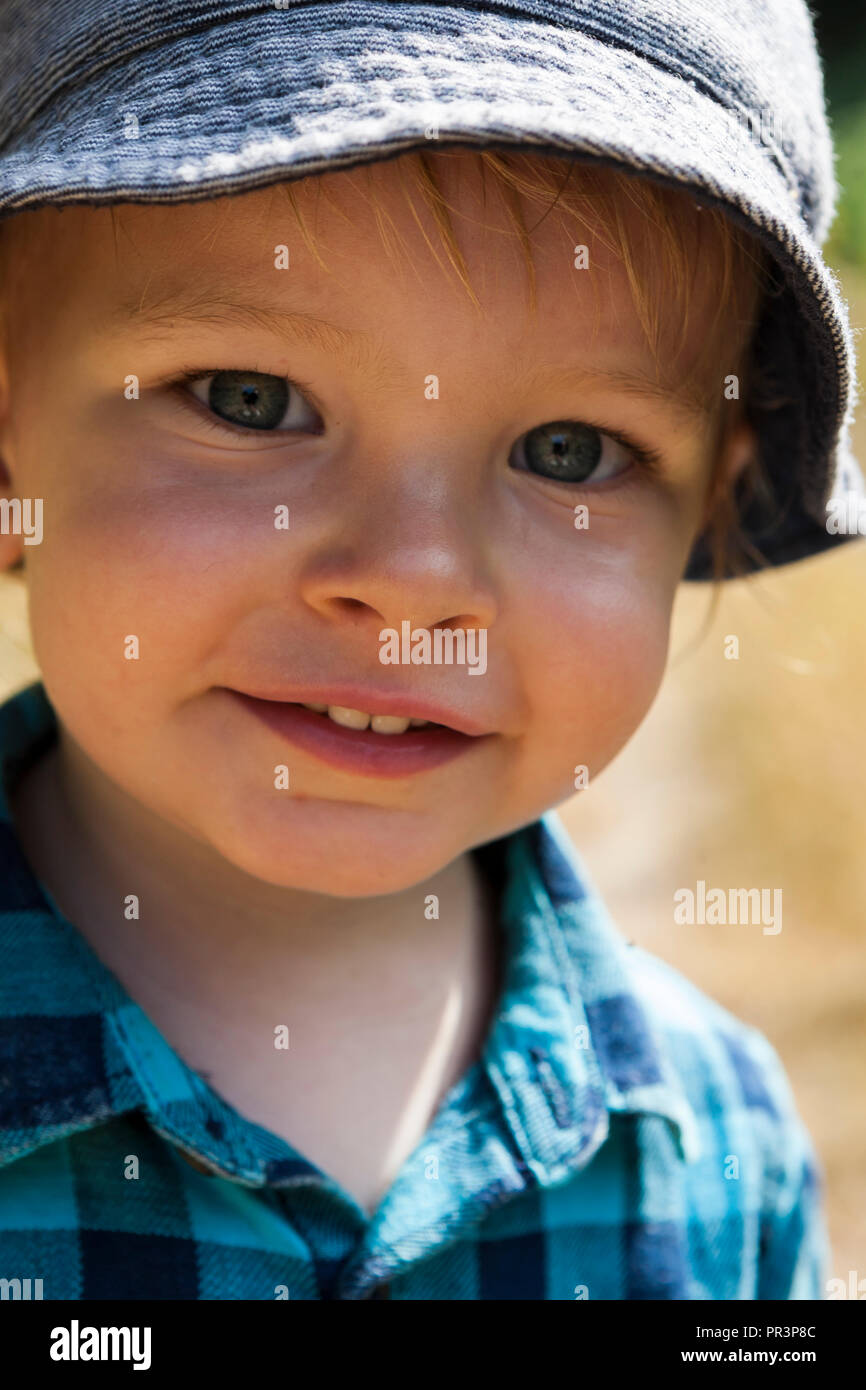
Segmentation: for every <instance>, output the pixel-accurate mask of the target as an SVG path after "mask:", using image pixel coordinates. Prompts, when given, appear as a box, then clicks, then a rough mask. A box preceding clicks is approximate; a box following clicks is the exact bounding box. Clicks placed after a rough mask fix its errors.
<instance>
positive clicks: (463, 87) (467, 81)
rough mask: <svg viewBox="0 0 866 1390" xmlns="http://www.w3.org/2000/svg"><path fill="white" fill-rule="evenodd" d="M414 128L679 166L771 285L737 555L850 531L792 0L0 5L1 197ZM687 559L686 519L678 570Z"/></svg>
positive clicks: (822, 182) (122, 181) (86, 186)
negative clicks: (743, 541) (766, 389)
mask: <svg viewBox="0 0 866 1390" xmlns="http://www.w3.org/2000/svg"><path fill="white" fill-rule="evenodd" d="M431 139H435V140H436V143H437V148H448V147H456V146H463V147H465V146H474V147H476V148H477V147H486V148H496V149H514V148H515V147H521V148H523V149H524V150H525V151H527V152H529V151H533V150H534V151H535V152H536V153H539V154H552V155H560V156H566V157H568V156H571V157H572V158H578V159H581V160H591V161H596V162H601V163H604V164H608V165H613V166H618V167H626V168H627V169H628V170H630V171H633V172H634V173H636V174H640V175H642V176H644V177H648V178H651V179H655V180H657V181H659V182H661V183H663V184H665V185H668V186H671V187H676V188H682V187H683V186H684V185H688V186H689V188H690V190H691V191H692V192H693V193H694V195H695V197H696V200H697V201H700V202H701V203H704V204H706V205H708V206H713V205H715V206H720V207H721V208H723V209H724V211H725V212H726V213H727V214H728V215H729V216H730V217H731V218H732V219H734V220H735V221H736V222H738V223H739V224H740V225H741V226H743V227H745V228H746V229H747V230H749V231H750V232H752V233H753V234H754V235H755V236H756V237H758V238H759V240H760V242H761V244H762V245H763V246H764V247H765V249H766V250H767V251H768V252H769V253H770V256H771V258H772V261H771V263H772V266H773V273H774V276H775V280H776V283H775V287H774V293H772V294H771V295H770V296H769V297H768V300H767V307H766V310H765V312H764V314H763V317H762V320H761V322H760V325H759V327H758V331H757V338H756V360H757V362H758V364H759V366H760V368H761V376H762V378H763V380H764V381H765V382H767V381H768V382H769V383H770V388H771V394H772V395H773V396H774V397H775V403H774V408H773V409H772V410H769V409H766V408H765V407H764V406H763V405H762V404H761V403H760V402H753V403H752V404H751V405H750V406H749V409H750V411H751V417H752V420H753V423H754V424H755V425H756V427H757V430H758V437H759V439H760V458H761V462H762V465H763V471H764V473H765V475H766V477H767V479H768V480H769V483H770V487H769V489H768V490H767V491H762V492H760V493H757V492H755V491H754V490H753V489H748V488H747V484H743V483H741V484H740V485H739V489H738V496H737V502H738V506H739V513H740V520H741V526H742V529H743V531H744V533H745V534H746V536H747V537H748V540H749V541H750V543H751V544H752V545H753V546H756V547H757V548H758V550H759V551H760V556H756V557H754V558H753V559H751V560H748V561H747V562H746V565H745V568H746V569H755V568H761V567H762V566H763V565H782V564H786V563H788V562H790V561H792V560H797V559H799V558H801V557H804V556H807V555H811V554H815V553H817V552H819V551H822V550H826V549H828V548H830V547H831V546H834V545H837V544H839V543H841V542H844V541H847V540H850V539H851V538H852V537H853V536H854V535H856V534H858V531H859V530H860V529H861V527H862V530H863V531H864V532H866V498H864V484H863V480H862V477H861V475H860V472H859V470H858V468H857V465H856V463H855V462H854V460H853V459H852V457H851V454H850V449H849V443H848V432H849V427H850V421H851V413H852V409H853V404H854V397H855V389H854V356H853V347H852V342H851V334H850V330H849V327H848V321H847V316H846V310H845V305H844V302H843V300H842V298H841V296H840V293H839V289H838V285H837V284H836V282H835V279H834V276H833V274H832V273H831V271H830V270H829V269H828V268H827V266H826V265H825V263H824V261H823V259H822V256H821V252H820V249H819V248H820V247H821V245H822V244H823V241H824V239H825V237H826V234H827V231H828V229H829V226H830V223H831V220H832V216H833V211H834V203H835V198H836V186H835V180H834V173H833V150H832V144H831V139H830V134H829V130H828V126H827V120H826V116H825V110H824V96H823V85H822V76H821V68H820V63H819V59H818V55H817V51H816V46H815V39H814V35H813V32H812V25H811V20H810V17H809V13H808V10H807V8H806V5H805V3H803V0H761V3H757V0H658V3H656V4H653V5H648V4H646V2H645V0H500V3H491V4H488V3H483V0H474V2H473V3H471V4H470V3H466V4H441V3H436V0H434V2H433V3H422V4H416V3H381V2H380V3H364V0H333V3H328V0H325V2H324V3H318V4H309V3H306V0H274V3H271V4H261V3H256V0H148V3H147V4H142V3H141V0H78V3H76V4H73V5H60V6H58V5H57V3H56V0H4V3H3V4H2V7H0V217H5V216H8V215H9V214H10V213H13V212H15V211H18V210H20V209H24V208H35V207H39V206H44V205H53V206H59V205H63V204H69V203H79V202H85V203H92V204H99V203H109V202H121V201H122V202H128V201H132V202H148V203H156V202H158V203H170V202H187V201H191V200H193V199H201V198H210V197H215V196H217V195H220V194H228V193H239V192H244V191H247V190H250V189H253V188H257V187H262V186H263V185H265V184H268V183H273V182H276V181H278V180H283V179H292V178H299V177H302V176H304V175H309V174H317V173H324V172H327V171H329V170H334V169H338V168H347V167H349V166H352V165H356V164H361V163H365V162H367V161H370V160H378V159H387V158H390V157H394V156H396V155H398V154H402V153H404V152H406V151H407V150H410V149H412V148H417V147H419V146H420V147H425V146H426V147H427V148H429V145H430V141H431ZM780 402H781V404H780ZM747 405H748V402H747ZM860 519H862V522H861V520H860ZM710 574H711V557H710V551H709V546H708V543H707V538H706V537H699V538H698V541H697V543H696V545H695V547H694V550H693V552H692V554H691V557H690V559H689V564H688V567H687V569H686V573H685V578H687V579H706V578H708V577H710Z"/></svg>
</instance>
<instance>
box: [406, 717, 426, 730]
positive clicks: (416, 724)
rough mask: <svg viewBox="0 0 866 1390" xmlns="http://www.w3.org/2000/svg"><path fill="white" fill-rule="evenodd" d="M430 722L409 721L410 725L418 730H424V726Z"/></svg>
mask: <svg viewBox="0 0 866 1390" xmlns="http://www.w3.org/2000/svg"><path fill="white" fill-rule="evenodd" d="M429 722H430V721H429V719H410V720H409V723H410V724H412V725H413V726H414V727H415V728H416V729H423V728H424V726H425V724H429Z"/></svg>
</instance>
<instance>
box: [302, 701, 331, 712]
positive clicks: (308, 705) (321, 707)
mask: <svg viewBox="0 0 866 1390" xmlns="http://www.w3.org/2000/svg"><path fill="white" fill-rule="evenodd" d="M304 709H311V710H314V711H315V713H316V714H326V713H327V711H328V706H327V705H314V704H312V702H310V701H307V700H305V701H304Z"/></svg>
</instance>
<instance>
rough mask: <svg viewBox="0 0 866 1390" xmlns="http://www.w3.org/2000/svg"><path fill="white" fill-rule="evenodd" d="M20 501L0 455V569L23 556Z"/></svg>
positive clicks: (7, 566)
mask: <svg viewBox="0 0 866 1390" xmlns="http://www.w3.org/2000/svg"><path fill="white" fill-rule="evenodd" d="M21 515H22V513H21V502H20V499H19V498H18V494H17V492H16V491H15V487H14V484H13V482H12V479H11V478H10V476H9V469H8V468H7V466H6V461H5V459H3V458H2V457H0V571H2V570H8V569H10V568H11V566H12V565H14V564H17V563H18V561H19V560H21V559H22V558H23V556H24V535H23V532H22V526H21Z"/></svg>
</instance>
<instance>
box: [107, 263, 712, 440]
mask: <svg viewBox="0 0 866 1390" xmlns="http://www.w3.org/2000/svg"><path fill="white" fill-rule="evenodd" d="M178 322H181V323H198V324H206V325H212V326H215V327H218V328H232V327H237V326H238V325H245V326H246V327H248V328H251V329H258V330H261V329H264V330H265V331H266V332H267V333H270V334H272V335H274V336H276V337H280V338H291V339H293V340H294V341H295V342H302V343H305V344H307V345H308V346H310V347H313V348H318V349H319V350H320V351H322V352H326V353H338V352H339V353H342V354H344V355H345V356H346V358H347V359H348V361H349V363H350V365H351V366H353V367H355V368H356V369H357V370H359V371H363V372H366V373H368V374H370V375H372V376H374V378H375V380H376V382H377V383H380V384H382V385H388V384H390V383H392V382H393V380H394V376H395V374H396V373H398V372H399V370H400V357H399V355H398V354H395V353H394V352H392V351H391V350H390V349H388V348H387V347H386V345H385V344H384V343H383V342H382V341H381V340H380V339H376V338H374V337H373V336H372V335H371V334H369V333H367V332H365V331H364V330H363V329H349V328H342V327H340V326H339V325H337V324H334V323H329V322H328V321H327V320H326V319H322V318H319V317H317V316H316V315H315V314H311V313H308V312H306V311H303V310H289V309H275V308H274V307H273V306H272V305H258V304H251V303H248V302H247V301H243V300H232V299H227V298H225V297H223V296H220V297H219V298H218V299H215V298H214V297H213V296H212V295H210V294H202V293H200V294H198V295H195V294H190V293H188V292H186V291H184V290H180V291H177V292H175V291H169V292H167V293H165V294H164V295H163V296H162V297H161V298H160V299H159V300H157V301H156V302H155V303H151V304H145V303H144V302H143V298H142V299H138V300H126V301H124V302H123V303H121V304H118V305H116V306H115V308H114V309H113V311H112V313H111V315H110V317H109V320H108V326H109V329H110V327H111V326H114V327H116V328H117V330H118V331H119V330H120V328H121V327H124V328H128V327H129V326H130V324H131V325H133V327H135V328H136V329H141V330H142V332H141V333H139V337H140V339H141V340H142V341H145V342H158V341H160V340H163V339H165V338H167V337H170V336H171V334H172V333H173V332H174V330H175V327H176V325H177V324H178ZM513 375H514V378H515V379H519V380H520V383H521V385H522V386H525V387H527V388H528V389H532V388H534V387H536V386H558V385H561V386H563V387H566V388H567V387H571V388H572V389H574V390H580V389H583V388H591V387H593V386H599V385H601V386H607V387H610V388H613V389H614V390H617V391H621V392H623V393H624V394H625V395H629V396H633V397H634V398H635V399H638V400H646V401H649V402H651V403H652V404H655V405H659V404H660V405H662V406H665V407H666V408H667V409H669V410H672V411H673V412H674V413H676V414H679V415H680V416H682V417H683V419H684V420H686V421H688V422H691V423H696V422H697V423H704V422H705V421H706V420H707V418H709V417H710V416H711V415H712V411H711V408H710V405H709V402H708V401H707V399H706V396H705V394H702V393H700V392H699V391H697V390H695V388H694V386H693V385H692V384H690V383H689V382H687V381H685V380H682V379H681V380H678V381H670V382H665V381H662V380H659V379H658V378H655V377H652V376H649V375H647V374H645V373H643V372H640V371H601V370H598V369H596V368H590V367H580V366H577V365H574V366H570V365H563V364H562V363H561V362H546V363H542V364H538V363H537V362H536V361H535V360H534V359H533V360H532V362H531V363H530V361H528V360H527V359H525V358H520V359H519V360H518V361H517V362H516V363H514V364H513Z"/></svg>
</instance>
